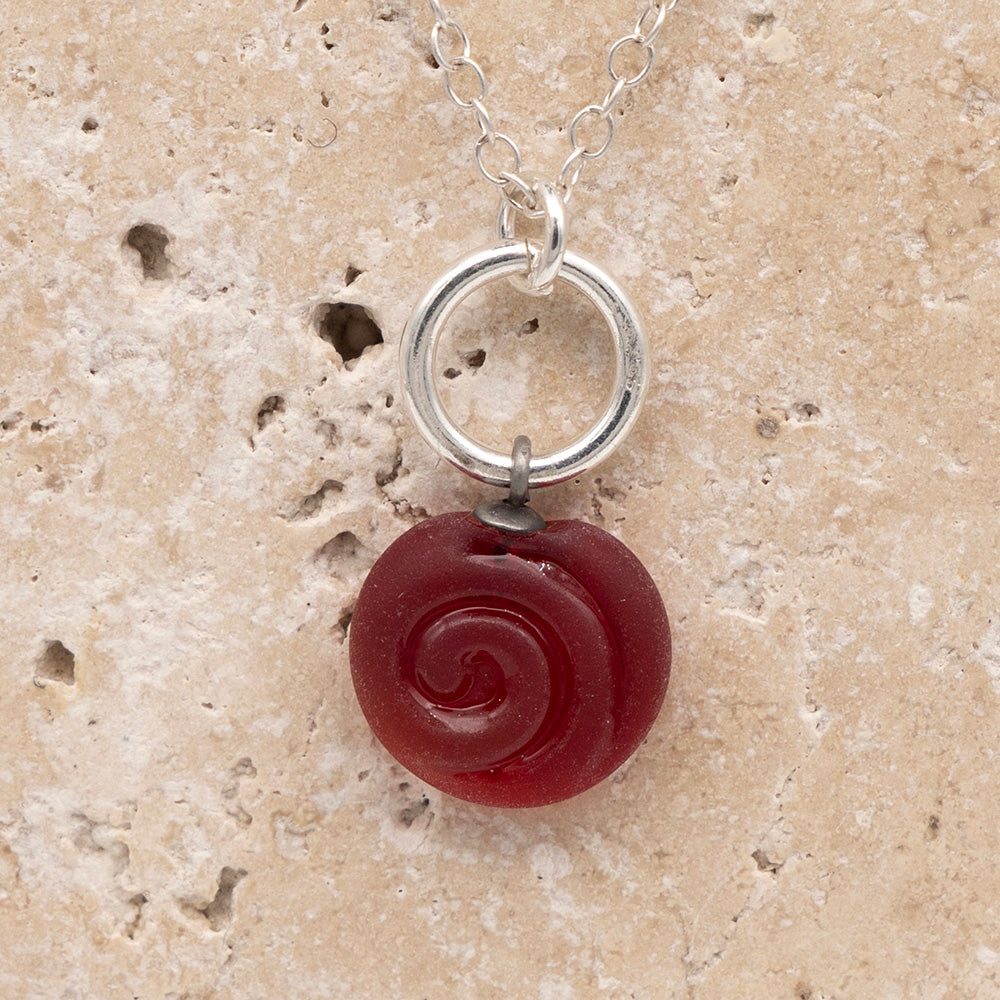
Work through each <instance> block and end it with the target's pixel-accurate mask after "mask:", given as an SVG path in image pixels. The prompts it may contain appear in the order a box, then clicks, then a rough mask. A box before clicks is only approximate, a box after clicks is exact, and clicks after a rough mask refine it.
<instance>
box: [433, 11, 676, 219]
mask: <svg viewBox="0 0 1000 1000" xmlns="http://www.w3.org/2000/svg"><path fill="white" fill-rule="evenodd" d="M428 2H429V3H430V5H431V11H432V13H433V14H434V27H433V28H432V29H431V51H432V52H433V54H434V59H435V60H436V61H437V64H438V65H439V66H440V67H441V68H442V69H443V70H444V87H445V91H446V92H447V94H448V96H449V97H450V98H451V99H452V101H454V102H455V104H457V105H458V107H460V108H462V109H464V110H466V111H469V112H471V114H472V119H473V122H474V123H475V125H476V128H478V129H479V138H478V139H477V140H476V145H475V160H476V166H477V167H478V168H479V172H480V173H481V174H482V175H483V177H485V178H486V180H488V181H489V182H490V183H491V184H495V185H496V186H497V187H498V188H500V191H501V193H502V195H503V198H504V200H505V202H506V203H507V204H508V205H510V207H511V208H513V209H514V210H515V211H517V212H519V213H521V214H522V215H525V216H529V217H535V218H537V217H538V216H539V215H541V214H543V213H541V212H540V210H539V209H538V207H537V204H536V197H535V188H536V184H535V183H534V182H533V181H530V180H528V179H526V178H525V177H524V175H523V173H522V163H521V150H520V149H519V148H518V146H517V143H516V142H515V141H514V140H513V139H512V138H511V137H510V136H508V135H505V134H504V133H503V132H498V131H497V130H496V128H495V127H494V125H493V120H492V118H491V117H490V114H489V112H488V111H487V110H486V98H487V96H488V95H489V87H488V85H487V83H486V76H485V74H484V73H483V70H482V67H481V66H480V65H479V63H477V62H476V60H475V59H473V58H472V48H471V46H470V44H469V36H468V35H466V33H465V31H464V30H463V29H462V27H461V25H459V24H458V22H457V21H455V20H454V19H453V18H451V17H449V16H448V14H447V13H446V11H445V9H444V7H443V6H442V4H441V2H440V0H428ZM676 5H677V0H648V2H647V4H646V7H645V9H644V10H643V12H642V14H640V15H639V19H638V21H636V24H635V30H634V31H632V32H631V33H629V34H627V35H624V36H622V37H621V38H619V39H618V41H617V42H615V43H614V45H612V46H611V49H610V50H609V52H608V59H607V68H608V76H609V77H610V78H611V87H610V88H609V90H608V92H607V94H605V96H604V100H603V101H601V103H600V104H588V105H587V106H586V107H585V108H581V109H580V111H578V112H577V113H576V115H575V116H574V117H573V120H572V121H571V122H570V125H569V142H570V146H571V147H572V149H571V152H570V154H569V156H568V157H566V162H565V163H563V166H562V170H560V171H559V179H558V181H557V183H556V185H555V189H556V191H557V192H558V193H559V195H560V196H561V198H562V200H563V202H567V201H569V198H570V195H571V194H572V193H573V187H574V185H575V184H576V183H577V181H579V179H580V176H581V174H582V173H583V170H584V167H586V165H587V164H588V163H589V162H590V161H591V160H597V159H599V158H600V157H602V156H603V155H604V154H605V153H606V152H607V151H608V149H609V148H610V147H611V143H612V141H613V140H614V137H615V121H614V118H613V117H612V112H613V111H614V109H615V107H616V106H617V105H618V102H619V101H620V100H621V98H622V95H623V94H624V93H625V92H626V91H627V90H631V89H632V88H633V87H636V86H638V85H639V84H640V83H642V81H643V80H645V79H646V77H647V76H649V72H650V70H651V69H652V68H653V56H654V50H653V42H654V40H655V39H656V36H657V35H658V34H659V33H660V29H661V28H662V27H663V21H664V19H665V17H666V15H667V12H668V11H671V10H673V9H674V7H675V6H676ZM629 48H631V49H632V50H633V51H634V53H635V54H636V55H637V56H638V58H639V59H641V60H642V62H641V64H639V63H637V64H638V65H641V68H640V69H638V70H637V71H635V72H634V73H633V74H632V75H631V76H628V75H624V74H623V73H621V72H619V66H620V61H621V59H622V58H624V53H625V51H626V50H627V49H629ZM455 53H457V54H455ZM459 81H461V82H459ZM599 125H603V126H604V128H605V130H606V135H605V137H604V140H603V142H601V143H599V144H595V145H594V146H593V147H590V146H588V145H587V143H586V141H585V140H584V139H583V138H582V137H581V135H580V130H581V128H583V127H587V126H589V127H591V128H593V127H595V126H599ZM497 150H499V151H500V152H501V153H502V154H506V157H507V160H508V163H509V166H508V169H506V170H502V169H491V168H490V165H489V163H488V162H487V157H488V156H489V155H490V154H491V153H492V154H493V155H494V156H495V155H496V151H497Z"/></svg>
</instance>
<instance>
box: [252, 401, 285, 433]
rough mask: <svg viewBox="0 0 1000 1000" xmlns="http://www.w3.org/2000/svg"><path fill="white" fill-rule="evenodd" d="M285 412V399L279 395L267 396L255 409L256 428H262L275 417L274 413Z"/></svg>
mask: <svg viewBox="0 0 1000 1000" xmlns="http://www.w3.org/2000/svg"><path fill="white" fill-rule="evenodd" d="M284 412H285V400H284V399H283V398H282V397H281V396H268V397H267V399H265V400H264V402H263V403H261V404H260V409H259V410H258V411H257V430H263V429H264V428H265V427H266V426H267V425H268V424H269V423H271V421H272V420H274V418H275V414H277V413H284Z"/></svg>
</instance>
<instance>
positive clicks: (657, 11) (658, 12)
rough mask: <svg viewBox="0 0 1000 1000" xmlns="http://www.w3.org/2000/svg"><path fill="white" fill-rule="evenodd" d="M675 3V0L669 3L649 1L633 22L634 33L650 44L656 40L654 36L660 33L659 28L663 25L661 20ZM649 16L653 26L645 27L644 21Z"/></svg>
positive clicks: (645, 21) (664, 18)
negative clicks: (637, 18)
mask: <svg viewBox="0 0 1000 1000" xmlns="http://www.w3.org/2000/svg"><path fill="white" fill-rule="evenodd" d="M676 3H677V0H674V2H673V3H670V4H666V3H661V4H653V3H651V4H650V5H649V6H648V7H647V8H646V9H645V10H644V11H643V12H642V14H641V15H640V17H639V20H638V21H636V22H635V34H636V35H638V36H639V37H640V38H642V40H643V41H644V42H645V43H646V44H647V45H652V44H653V42H654V41H655V40H656V36H657V35H658V34H659V33H660V29H661V28H662V27H663V22H664V21H665V20H666V18H667V11H669V10H672V9H673V8H674V6H675V4H676ZM650 16H652V18H653V26H652V27H651V28H647V27H646V23H647V22H648V21H649V18H650Z"/></svg>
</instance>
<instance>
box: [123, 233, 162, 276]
mask: <svg viewBox="0 0 1000 1000" xmlns="http://www.w3.org/2000/svg"><path fill="white" fill-rule="evenodd" d="M169 243H170V237H169V236H168V235H167V231H166V230H165V229H164V228H163V227H162V226H155V225H153V224H152V223H148V222H144V223H142V224H141V225H138V226H133V227H132V228H131V229H130V230H129V231H128V235H127V236H126V237H125V245H126V246H129V247H131V248H132V249H133V250H137V251H138V252H139V259H140V261H141V263H142V276H143V277H144V278H150V279H152V280H153V281H162V280H163V279H164V278H166V277H167V276H168V275H169V274H170V259H169V258H168V257H167V246H168V244H169Z"/></svg>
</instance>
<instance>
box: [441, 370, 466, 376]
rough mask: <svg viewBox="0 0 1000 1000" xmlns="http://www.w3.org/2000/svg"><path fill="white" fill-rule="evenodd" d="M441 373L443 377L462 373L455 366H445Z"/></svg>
mask: <svg viewBox="0 0 1000 1000" xmlns="http://www.w3.org/2000/svg"><path fill="white" fill-rule="evenodd" d="M442 374H443V375H444V377H445V378H458V376H459V375H461V374H462V373H461V372H460V371H459V370H458V369H457V368H445V370H444V371H443V372H442Z"/></svg>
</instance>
